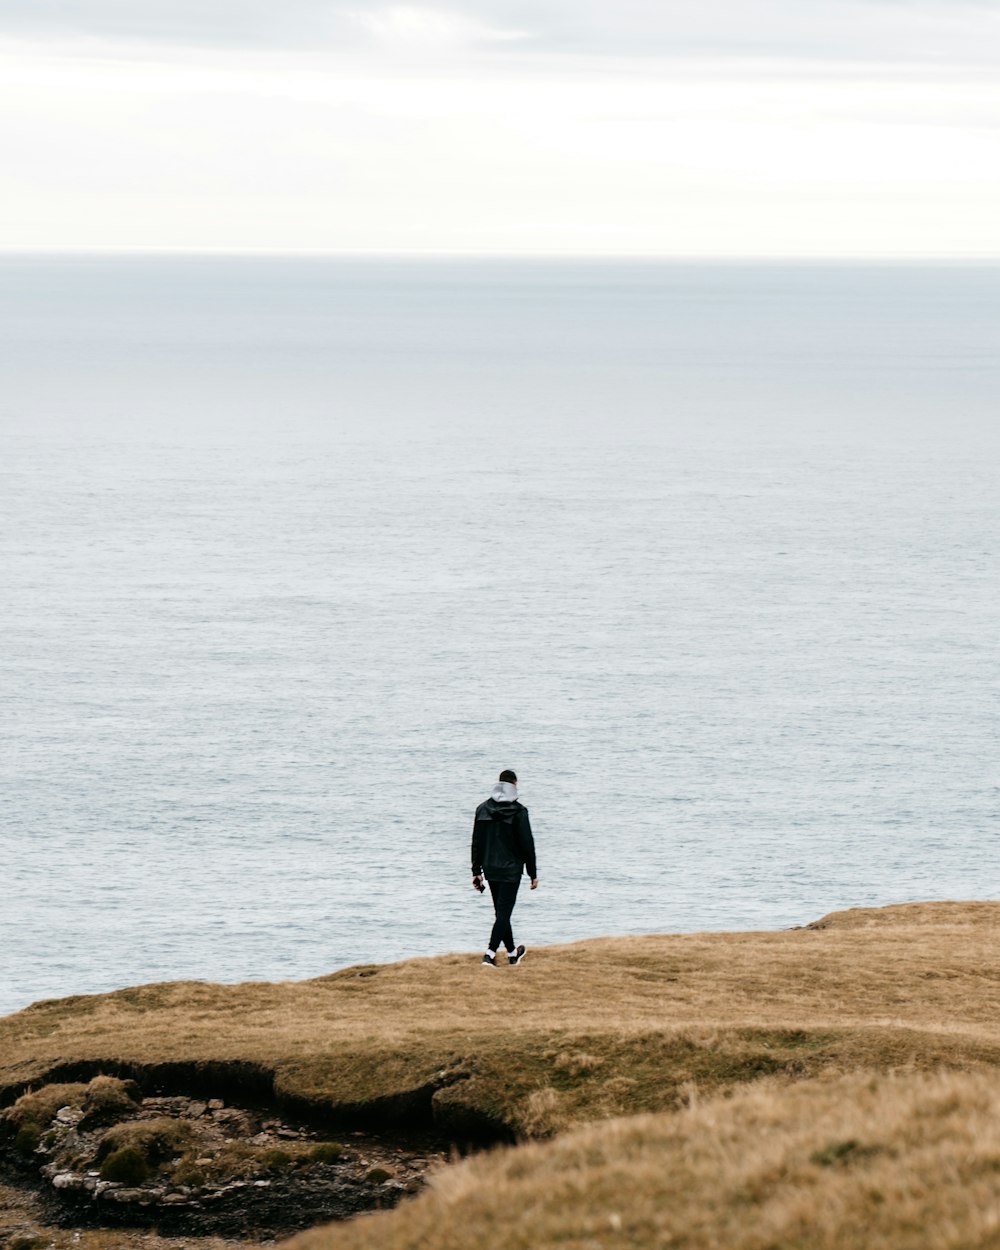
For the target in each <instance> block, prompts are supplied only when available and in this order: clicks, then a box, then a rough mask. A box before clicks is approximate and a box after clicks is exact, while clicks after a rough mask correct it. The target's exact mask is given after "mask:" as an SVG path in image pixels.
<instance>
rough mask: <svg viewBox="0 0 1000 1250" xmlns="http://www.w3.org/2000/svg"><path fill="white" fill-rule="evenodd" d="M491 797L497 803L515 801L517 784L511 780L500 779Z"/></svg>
mask: <svg viewBox="0 0 1000 1250" xmlns="http://www.w3.org/2000/svg"><path fill="white" fill-rule="evenodd" d="M490 798H491V799H493V800H494V802H496V803H513V801H514V800H515V799H516V798H517V786H515V785H514V784H513V783H512V782H510V781H498V782H497V783H496V785H495V786H494V787H493V793H492V794H491V795H490Z"/></svg>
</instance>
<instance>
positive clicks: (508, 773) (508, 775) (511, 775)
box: [497, 768, 517, 786]
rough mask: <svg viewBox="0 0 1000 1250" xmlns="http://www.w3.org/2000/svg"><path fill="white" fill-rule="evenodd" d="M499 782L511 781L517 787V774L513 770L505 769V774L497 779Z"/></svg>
mask: <svg viewBox="0 0 1000 1250" xmlns="http://www.w3.org/2000/svg"><path fill="white" fill-rule="evenodd" d="M497 780H498V781H509V782H510V784H511V785H512V786H516V785H517V773H516V772H514V770H513V768H505V769H504V770H503V772H502V773H501V774H500V776H499V777H498V778H497Z"/></svg>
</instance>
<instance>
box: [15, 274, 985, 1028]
mask: <svg viewBox="0 0 1000 1250" xmlns="http://www.w3.org/2000/svg"><path fill="white" fill-rule="evenodd" d="M0 323H2V324H0V435H2V442H0V456H2V459H0V543H2V557H0V573H2V581H0V587H2V591H0V593H2V615H0V682H2V687H0V697H2V702H0V783H2V809H0V821H2V827H0V891H2V893H0V1012H2V1011H11V1010H14V1009H16V1008H18V1007H21V1006H23V1005H25V1004H27V1003H28V1002H30V1001H32V1000H34V999H38V998H41V997H48V996H52V995H62V994H69V993H79V992H89V991H96V990H102V989H106V988H111V987H115V986H122V985H126V984H130V983H136V982H142V981H151V980H163V979H175V978H211V979H222V980H229V981H234V980H244V979H253V978H269V979H273V978H277V979H286V978H300V977H308V976H311V975H316V974H320V973H324V972H327V971H329V970H331V969H334V968H337V967H339V966H343V965H346V964H350V963H355V962H364V961H376V960H379V961H381V960H392V959H397V958H403V957H406V956H411V955H418V954H433V953H436V952H442V951H448V950H461V949H467V950H470V951H473V950H476V951H478V950H479V949H481V948H482V945H483V942H484V939H485V937H486V936H487V933H488V930H489V916H488V911H489V908H488V904H487V903H486V902H485V901H484V900H482V899H480V898H479V897H478V896H475V895H474V894H473V893H472V891H471V890H470V888H469V884H468V868H467V855H468V840H469V832H470V828H471V816H472V811H473V809H474V807H475V805H476V803H477V802H478V801H479V800H480V799H481V798H483V797H485V794H486V793H487V791H488V789H489V786H490V785H491V783H492V781H493V780H494V778H495V775H496V772H497V771H498V770H499V769H500V768H505V767H513V768H515V769H516V770H517V771H518V773H519V774H520V775H521V777H522V795H523V798H524V800H525V802H526V803H527V804H528V806H529V808H530V810H531V813H532V817H533V822H534V825H535V830H536V835H537V840H538V844H539V861H540V876H541V883H542V884H541V888H540V889H539V891H538V892H537V893H536V894H533V895H529V894H528V893H527V891H525V892H524V893H523V894H522V897H521V901H520V902H519V904H518V908H517V911H516V912H515V917H514V918H515V933H516V934H517V935H518V937H519V939H520V940H524V941H526V942H527V943H529V944H534V943H543V942H545V943H548V942H560V941H568V940H571V939H576V938H581V937H586V936H592V935H600V934H609V933H636V932H645V931H654V930H655V931H666V930H671V931H676V930H692V929H703V928H708V929H713V928H726V929H740V928H750V927H763V928H777V927H780V926H786V925H791V924H796V923H801V922H805V921H808V920H810V919H813V918H814V917H817V916H819V915H821V914H823V913H824V912H826V911H829V910H831V909H833V908H841V907H848V906H852V905H856V904H880V903H888V902H898V901H903V900H907V899H923V898H949V897H979V898H981V897H990V896H993V897H996V896H997V895H1000V849H998V834H1000V818H998V808H1000V766H998V755H997V741H998V730H1000V656H998V638H1000V556H998V552H1000V426H998V413H1000V365H998V357H997V348H998V345H1000V335H998V328H1000V268H998V267H995V266H994V267H989V266H986V267H983V266H978V267H977V266H971V265H966V266H955V267H950V266H943V265H942V266H927V267H908V266H885V267H878V266H864V267H862V266H856V267H850V266H842V265H841V266H809V265H797V266H785V267H782V266H756V265H742V266H740V265H731V266H725V265H690V266H683V265H670V264H645V263H639V262H634V263H628V264H620V263H597V262H595V263H573V262H560V263H549V262H544V263H543V262H495V261H494V262H486V261H478V262H474V261H466V262H457V261H456V262H444V261H423V262H417V261H389V260H378V261H376V260H368V261H354V262H347V261H338V260H304V259H297V260H287V259H253V260H248V259H204V258H202V259H199V258H148V257H146V258H143V257H137V258H129V259H124V258H121V259H108V258H90V259H82V258H65V257H64V258H41V257H33V258H7V259H4V260H2V261H0Z"/></svg>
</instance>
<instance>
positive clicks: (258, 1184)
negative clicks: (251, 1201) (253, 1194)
mask: <svg viewBox="0 0 1000 1250" xmlns="http://www.w3.org/2000/svg"><path fill="white" fill-rule="evenodd" d="M270 1185H271V1182H270V1181H254V1188H255V1189H269V1188H270Z"/></svg>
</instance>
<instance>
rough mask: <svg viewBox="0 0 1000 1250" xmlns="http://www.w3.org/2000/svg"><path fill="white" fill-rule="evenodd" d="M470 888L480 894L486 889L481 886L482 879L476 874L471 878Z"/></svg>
mask: <svg viewBox="0 0 1000 1250" xmlns="http://www.w3.org/2000/svg"><path fill="white" fill-rule="evenodd" d="M472 888H473V889H474V890H478V891H479V893H480V894H482V892H483V890H485V889H486V887H485V886H484V885H483V879H482V877H481V876H480V875H479V874H478V873H477V874H476V875H475V876H474V877H473V878H472Z"/></svg>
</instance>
